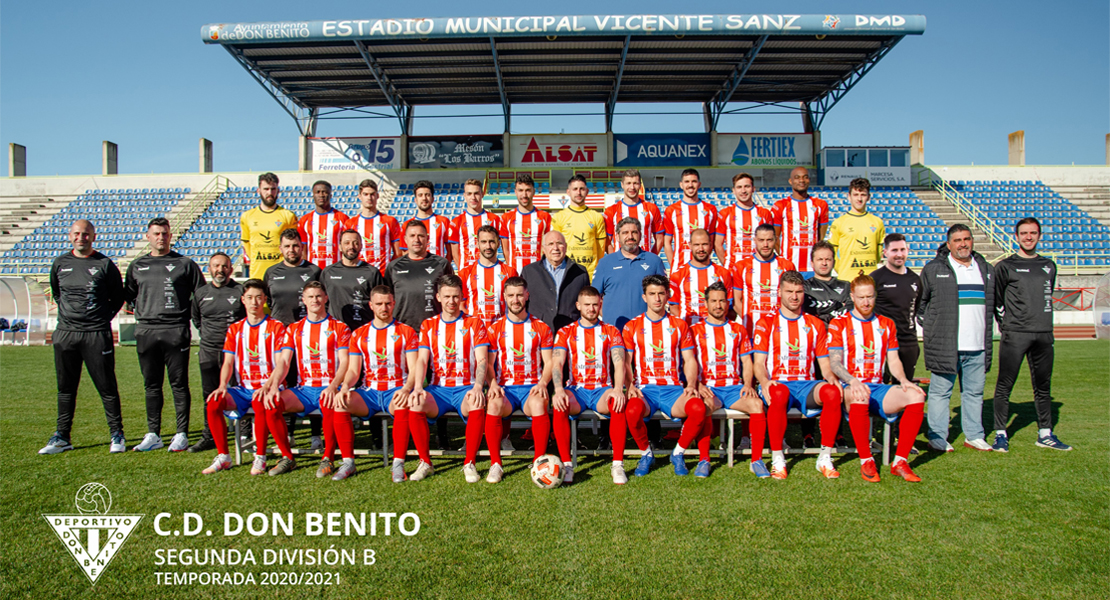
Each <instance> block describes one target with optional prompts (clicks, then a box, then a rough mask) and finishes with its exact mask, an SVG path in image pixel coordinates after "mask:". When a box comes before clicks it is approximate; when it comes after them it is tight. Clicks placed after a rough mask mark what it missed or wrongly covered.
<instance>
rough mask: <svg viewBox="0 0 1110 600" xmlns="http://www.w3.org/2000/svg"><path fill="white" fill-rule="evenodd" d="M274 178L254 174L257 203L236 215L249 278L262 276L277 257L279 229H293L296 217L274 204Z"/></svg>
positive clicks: (276, 180)
mask: <svg viewBox="0 0 1110 600" xmlns="http://www.w3.org/2000/svg"><path fill="white" fill-rule="evenodd" d="M280 194H281V188H279V187H278V177H277V175H274V174H273V173H263V174H261V175H259V176H258V206H256V207H254V208H252V209H250V210H248V211H246V212H244V213H243V214H242V215H241V216H240V217H239V237H240V239H241V240H242V242H243V256H245V257H246V262H247V264H248V265H249V266H250V276H251V278H252V279H262V278H263V277H264V276H265V275H266V269H268V268H270V267H271V266H272V265H275V264H277V263H278V262H279V261H280V260H281V249H280V247H281V241H280V239H281V232H283V231H285V230H286V229H296V228H297V216H296V215H294V214H293V212H292V211H290V210H288V209H285V208H282V207H280V206H278V196H279V195H280Z"/></svg>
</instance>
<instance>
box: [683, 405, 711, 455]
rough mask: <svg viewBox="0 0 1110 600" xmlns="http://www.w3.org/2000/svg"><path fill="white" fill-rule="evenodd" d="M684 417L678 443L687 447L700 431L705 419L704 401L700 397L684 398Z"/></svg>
mask: <svg viewBox="0 0 1110 600" xmlns="http://www.w3.org/2000/svg"><path fill="white" fill-rule="evenodd" d="M685 408H686V419H684V420H683V421H682V434H681V435H679V436H678V445H679V446H682V447H683V448H689V447H690V446H691V445H693V443H694V440H695V439H697V436H698V434H699V433H701V424H702V422H703V421H705V402H702V400H701V398H690V399H688V400H686V406H685Z"/></svg>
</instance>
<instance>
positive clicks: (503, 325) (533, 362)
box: [489, 315, 555, 385]
mask: <svg viewBox="0 0 1110 600" xmlns="http://www.w3.org/2000/svg"><path fill="white" fill-rule="evenodd" d="M489 344H490V345H489V350H490V352H492V353H494V356H491V357H490V360H493V361H495V362H494V363H493V364H494V372H495V373H496V374H497V382H498V383H499V384H500V385H536V384H537V383H539V382H540V374H541V373H542V372H543V362H542V361H541V360H540V351H541V350H551V348H552V347H553V346H554V345H555V340H554V338H553V336H552V335H551V328H549V327H548V326H547V324H546V323H544V322H543V321H541V320H539V319H537V318H535V317H533V316H532V315H528V319H527V320H525V321H524V322H522V323H517V322H515V321H511V320H510V319H509V317H508V316H507V315H506V316H504V317H501V318H500V319H498V320H496V321H494V323H493V325H491V326H490V328H489Z"/></svg>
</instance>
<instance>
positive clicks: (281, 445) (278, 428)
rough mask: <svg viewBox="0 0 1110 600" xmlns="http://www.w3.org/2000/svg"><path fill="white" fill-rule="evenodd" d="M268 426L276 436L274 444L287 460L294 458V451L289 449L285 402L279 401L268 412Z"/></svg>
mask: <svg viewBox="0 0 1110 600" xmlns="http://www.w3.org/2000/svg"><path fill="white" fill-rule="evenodd" d="M266 424H267V425H269V427H270V432H271V433H273V434H274V443H275V444H277V447H278V450H280V451H281V455H282V456H284V457H285V458H293V450H292V449H291V448H290V447H289V429H288V428H287V427H286V426H285V400H282V399H280V398H279V399H278V401H277V403H276V404H274V407H273V408H270V409H267V410H266Z"/></svg>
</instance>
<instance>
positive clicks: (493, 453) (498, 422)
mask: <svg viewBox="0 0 1110 600" xmlns="http://www.w3.org/2000/svg"><path fill="white" fill-rule="evenodd" d="M486 416H487V417H489V418H488V419H486V446H487V447H489V462H490V464H492V465H499V464H501V433H502V432H503V431H504V429H503V426H504V424H505V423H504V420H503V419H501V417H498V416H490V415H486ZM470 418H471V419H473V418H474V412H473V411H471V413H470ZM469 425H470V423H467V428H466V455H467V456H470V427H469ZM466 460H467V462H470V461H471V459H469V458H468V459H466Z"/></svg>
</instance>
